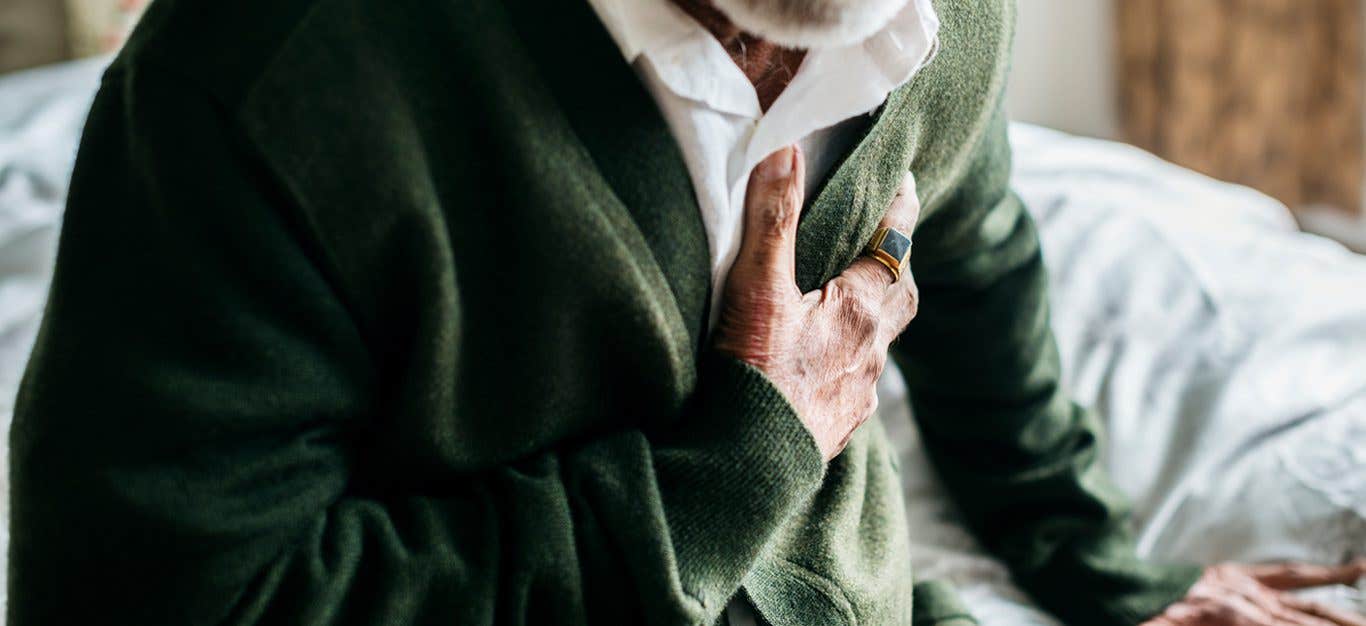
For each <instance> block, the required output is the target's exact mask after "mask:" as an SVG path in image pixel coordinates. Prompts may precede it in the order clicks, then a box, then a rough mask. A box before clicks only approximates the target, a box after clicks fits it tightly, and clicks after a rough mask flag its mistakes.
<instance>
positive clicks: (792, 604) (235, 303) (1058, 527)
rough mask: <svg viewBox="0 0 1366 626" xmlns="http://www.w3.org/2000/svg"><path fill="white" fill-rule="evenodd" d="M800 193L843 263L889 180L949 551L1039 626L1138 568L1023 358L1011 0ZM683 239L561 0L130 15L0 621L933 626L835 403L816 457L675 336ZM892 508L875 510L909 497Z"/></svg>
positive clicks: (668, 193)
mask: <svg viewBox="0 0 1366 626" xmlns="http://www.w3.org/2000/svg"><path fill="white" fill-rule="evenodd" d="M937 8H938V10H939V12H940V17H941V20H942V22H943V30H942V31H941V37H942V52H941V54H940V55H939V57H938V58H937V59H936V60H935V61H934V63H933V64H931V65H930V66H929V67H928V68H927V69H926V70H924V71H923V72H922V73H921V74H920V75H918V76H917V77H916V78H915V79H914V81H912V82H911V83H910V84H909V85H907V86H905V87H903V88H901V89H899V90H897V91H896V92H895V93H893V94H892V96H891V97H890V98H889V99H888V102H887V104H886V105H885V106H884V107H882V108H881V109H880V110H879V112H878V113H877V115H876V116H874V117H873V118H871V119H870V121H869V125H868V128H867V130H866V133H865V135H864V136H863V137H862V139H861V140H860V141H859V143H858V144H857V146H856V147H855V148H854V149H853V150H852V151H851V152H850V154H849V155H848V156H847V157H846V158H845V159H844V160H843V162H842V163H841V164H840V165H839V167H838V168H836V170H835V171H834V173H833V174H832V175H831V176H830V178H829V179H828V180H827V181H825V183H824V184H823V186H822V190H821V192H820V193H819V194H818V195H817V196H816V197H815V198H813V199H812V201H811V203H810V205H809V206H808V207H807V209H806V211H805V213H804V216H803V219H802V223H801V226H800V228H799V232H798V244H799V245H798V258H797V269H798V275H799V282H800V283H801V284H802V286H803V287H805V288H813V287H815V286H817V285H819V284H821V283H822V282H824V281H825V280H827V279H828V278H829V277H831V276H833V275H834V274H836V273H838V272H839V271H841V270H842V269H843V268H844V267H846V266H847V265H848V263H849V262H850V261H851V260H852V259H853V258H854V256H855V255H856V254H857V253H858V250H859V248H860V247H861V246H862V244H863V242H864V241H866V239H867V237H868V235H869V233H871V231H872V230H873V228H874V227H875V226H876V224H877V223H878V221H879V219H880V218H881V216H882V214H883V212H884V211H885V210H886V206H887V205H888V202H889V201H890V199H891V197H892V195H893V194H894V193H895V191H896V189H897V188H898V186H899V184H900V182H901V179H902V176H903V174H904V173H905V172H906V171H907V169H910V170H911V171H913V172H914V173H915V175H916V178H917V181H918V189H919V191H920V194H921V199H922V201H923V203H924V205H925V210H924V211H923V216H924V217H923V221H922V225H921V227H920V229H919V231H918V232H917V233H916V237H915V239H916V253H915V259H914V260H913V263H914V270H915V275H916V278H917V280H918V281H919V282H920V284H921V285H922V290H923V294H924V302H923V305H922V308H921V314H920V317H919V319H917V320H916V321H915V322H914V323H913V324H912V326H911V330H910V331H909V332H908V334H907V335H906V337H904V338H903V339H902V341H901V342H900V343H899V344H898V346H897V348H896V350H895V356H896V358H897V359H898V360H899V361H900V362H901V364H902V366H903V368H904V369H905V371H906V373H907V380H908V383H909V384H910V387H911V390H912V393H913V401H914V404H915V409H916V413H917V419H918V420H919V421H920V425H921V428H922V431H923V432H924V433H925V437H924V438H925V441H926V443H927V446H928V447H929V453H930V455H931V457H932V458H933V460H934V461H935V465H936V468H937V470H938V471H939V472H940V474H941V475H942V478H943V480H944V481H945V483H946V484H947V485H949V487H950V488H951V490H952V491H953V493H954V495H955V497H956V498H957V499H958V502H959V504H960V508H961V509H962V511H963V513H964V515H965V518H966V519H967V521H968V522H969V524H970V525H971V527H972V528H973V529H974V530H975V531H976V532H977V533H978V536H979V537H980V538H981V539H982V541H983V543H984V544H985V545H986V546H988V547H989V548H991V549H993V550H995V551H996V552H997V553H998V554H999V555H1000V556H1001V557H1002V558H1003V559H1005V560H1006V562H1008V563H1009V564H1010V565H1011V567H1012V568H1013V569H1014V571H1015V572H1017V574H1019V579H1020V581H1021V583H1022V584H1023V585H1024V586H1025V587H1026V588H1027V589H1028V590H1029V591H1030V592H1031V593H1033V594H1034V595H1035V597H1036V598H1037V599H1038V600H1039V601H1040V602H1041V603H1042V604H1043V606H1045V607H1047V608H1048V609H1049V610H1051V611H1053V612H1054V613H1055V614H1057V615H1059V616H1060V617H1062V618H1063V619H1064V620H1065V621H1066V622H1067V623H1070V624H1083V625H1086V626H1097V625H1098V626H1109V625H1115V626H1120V625H1124V626H1129V625H1133V624H1137V623H1138V622H1139V621H1141V620H1142V618H1143V617H1146V616H1148V615H1151V614H1153V613H1155V612H1157V611H1159V610H1160V609H1161V608H1162V607H1163V606H1165V605H1166V604H1167V603H1169V602H1170V601H1172V600H1174V599H1175V598H1177V597H1179V596H1180V595H1181V594H1182V593H1183V592H1184V590H1185V588H1186V587H1187V586H1188V585H1189V584H1190V582H1191V581H1192V580H1193V578H1192V575H1193V570H1190V569H1187V568H1180V567H1166V566H1159V565H1154V564H1149V563H1144V562H1141V561H1139V560H1138V559H1137V558H1136V557H1135V556H1134V549H1133V543H1132V541H1131V540H1130V538H1129V537H1128V536H1127V534H1126V533H1125V530H1124V529H1125V522H1126V517H1125V508H1124V502H1123V499H1122V498H1121V497H1120V496H1119V495H1118V493H1117V492H1116V491H1115V490H1114V489H1113V488H1111V487H1110V486H1109V485H1108V483H1106V482H1105V480H1104V477H1103V476H1101V475H1100V473H1099V469H1098V467H1099V466H1098V465H1097V463H1096V459H1095V456H1096V450H1097V440H1098V437H1099V436H1100V433H1099V431H1098V429H1097V428H1096V425H1095V420H1094V419H1092V417H1091V416H1090V415H1088V414H1087V413H1086V412H1085V411H1082V410H1080V409H1078V408H1077V407H1075V406H1073V405H1072V404H1071V403H1070V402H1068V401H1067V399H1066V395H1065V391H1064V390H1063V389H1061V387H1060V385H1059V384H1058V381H1059V373H1058V358H1057V353H1056V350H1055V349H1054V347H1053V339H1052V336H1051V334H1050V332H1049V330H1048V324H1047V309H1046V302H1047V298H1046V285H1045V284H1044V281H1043V272H1042V266H1041V263H1040V260H1039V250H1038V243H1037V237H1036V235H1035V233H1034V231H1033V228H1032V224H1031V223H1030V222H1029V218H1028V215H1027V214H1026V213H1025V212H1024V211H1023V209H1022V207H1021V206H1020V205H1019V202H1018V200H1017V199H1016V198H1015V196H1013V195H1011V194H1010V193H1009V192H1008V189H1007V182H1008V176H1009V149H1008V146H1007V144H1006V139H1005V126H1004V122H1003V121H1002V118H1001V117H1000V115H999V113H998V109H999V101H1000V97H1001V93H1002V91H1003V89H1004V84H1005V77H1006V73H1007V67H1008V58H1009V47H1010V32H1011V21H1012V19H1013V6H1012V5H1011V3H1010V2H1008V0H954V1H949V0H942V1H940V2H938V3H937ZM708 264H709V259H708V257H707V241H706V235H705V231H704V229H703V228H702V224H701V219H700V216H699V214H698V210H697V204H696V200H695V198H694V196H693V191H692V187H691V182H690V178H689V176H688V173H687V170H686V167H685V165H684V162H683V159H682V157H681V155H680V154H679V151H678V148H677V146H676V143H675V142H674V141H673V139H672V137H671V135H670V134H669V130H668V127H667V125H666V124H665V123H664V121H663V120H662V119H661V118H660V115H659V113H658V111H657V110H656V108H655V106H654V104H653V102H652V100H651V99H650V97H649V95H648V94H647V93H646V92H645V91H644V89H643V88H642V87H641V85H640V83H639V81H638V79H637V77H636V76H635V75H634V73H633V71H632V70H631V69H630V68H629V67H628V66H626V65H625V64H623V63H622V62H621V58H620V54H619V52H618V50H617V49H616V47H615V46H614V45H613V43H612V41H611V40H610V38H609V37H608V36H607V34H606V32H605V31H604V30H603V28H602V26H601V24H599V23H598V22H597V20H596V17H595V16H594V15H593V13H592V11H591V9H590V8H589V7H588V5H587V4H586V3H583V2H581V1H576V0H564V1H558V2H532V1H530V0H451V1H447V2H430V1H426V0H387V1H385V2H374V1H372V0H242V1H241V2H233V3H222V2H198V1H192V0H159V1H158V2H156V3H154V4H153V6H152V7H151V9H150V10H149V12H148V14H147V16H146V18H145V19H144V20H143V22H142V23H141V25H140V26H139V28H138V30H137V32H136V33H135V34H134V36H133V38H132V40H131V42H130V43H129V45H128V46H127V47H126V48H125V50H124V51H123V52H122V54H121V55H120V56H119V58H118V59H117V60H116V61H115V63H114V65H113V66H112V67H111V69H110V70H109V72H108V74H107V75H106V76H105V79H104V84H103V87H102V89H101V90H100V93H99V95H98V96H97V98H96V100H95V103H94V106H93V109H92V111H91V114H90V118H89V122H88V125H87V128H86V133H85V136H84V138H83V140H82V145H81V149H80V155H79V157H78V159H77V165H76V170H75V173H74V177H73V183H72V189H71V195H70V200H69V206H68V210H67V215H66V220H65V223H64V226H63V232H62V236H61V242H60V247H59V254H58V260H57V266H56V274H55V277H54V281H53V285H52V291H51V296H50V300H49V303H48V306H47V311H46V316H45V319H44V323H43V327H42V330H41V332H40V335H39V338H38V341H37V344H36V346H35V348H34V352H33V356H32V359H31V361H30V364H29V368H28V371H27V373H26V375H25V378H24V382H23V385H22V388H21V391H20V395H19V398H18V400H17V404H16V414H15V420H14V425H13V430H12V433H11V450H12V467H11V484H12V487H13V488H12V492H11V511H12V520H11V537H12V543H11V550H10V559H9V567H10V577H9V580H10V583H9V584H10V589H9V604H8V619H9V621H8V623H9V624H10V625H11V626H37V625H49V624H90V625H99V624H140V625H160V624H167V625H170V624H176V625H181V624H205V625H208V624H213V625H218V624H243V625H245V624H285V625H290V626H315V625H316V626H321V625H324V624H328V625H332V624H356V625H384V626H398V625H407V624H552V623H553V624H634V623H648V624H697V625H702V624H707V625H710V624H715V623H717V621H718V620H719V619H720V618H721V615H722V612H723V609H724V607H725V605H726V603H727V602H728V601H729V600H730V599H731V598H733V597H735V595H736V594H743V595H744V597H746V598H748V599H749V601H750V602H752V603H753V604H754V606H755V607H756V608H757V609H758V611H759V613H761V614H762V616H763V618H764V619H765V620H767V621H768V622H770V623H772V624H775V625H777V626H788V625H803V626H805V625H811V624H821V625H826V624H911V623H915V624H917V625H919V624H940V625H943V626H949V625H952V626H958V625H959V624H965V623H972V620H971V611H970V609H971V607H963V606H962V605H961V604H960V603H958V602H957V600H956V599H955V598H954V595H953V593H952V590H951V589H950V588H949V587H947V586H946V585H942V584H938V583H928V584H929V586H926V584H925V583H922V584H921V585H920V586H916V585H915V584H914V583H915V582H916V581H915V580H914V577H913V573H912V571H911V566H910V557H909V546H908V534H907V528H906V520H905V503H903V502H902V501H901V495H900V494H901V491H900V479H899V476H898V474H897V469H896V467H895V464H894V463H893V457H894V451H893V449H892V447H891V445H890V444H889V442H888V441H887V438H886V436H885V434H884V432H883V430H882V428H881V425H880V424H878V423H877V422H876V421H874V422H872V423H870V424H868V425H866V426H865V427H864V428H862V429H861V430H860V431H859V432H858V433H857V434H856V436H855V437H854V438H853V440H852V441H851V442H850V444H849V447H848V448H847V449H846V451H845V452H844V453H843V454H842V455H840V456H839V457H838V458H837V459H835V460H834V461H833V462H831V463H829V464H828V465H827V464H825V463H822V461H821V457H820V454H819V451H818V449H817V447H816V445H815V442H814V441H813V440H812V439H811V437H810V436H809V435H808V434H807V432H806V431H805V429H804V428H803V427H802V425H801V423H800V420H799V419H798V418H797V416H796V415H795V414H794V413H793V410H792V408H791V406H790V405H789V404H788V403H787V402H786V400H785V399H784V398H783V396H782V394H781V393H780V392H779V391H778V390H777V389H776V388H774V386H773V385H772V384H771V383H770V382H769V381H768V380H766V379H765V377H764V376H763V375H762V374H761V373H760V372H759V371H757V370H755V369H754V368H752V367H750V366H748V365H745V364H743V363H740V362H738V361H736V360H734V359H731V358H729V357H725V356H723V355H719V354H716V353H715V352H714V351H712V350H710V349H708V347H707V346H706V343H705V340H704V337H705V336H706V311H707V310H708V302H709V299H710V298H712V297H713V295H712V294H711V293H710V285H709V267H708ZM911 504H912V505H914V503H911Z"/></svg>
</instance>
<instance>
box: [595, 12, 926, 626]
mask: <svg viewBox="0 0 1366 626" xmlns="http://www.w3.org/2000/svg"><path fill="white" fill-rule="evenodd" d="M588 1H589V3H590V4H591V5H593V9H594V10H596V11H597V14H598V18H599V19H601V20H602V22H603V24H605V25H606V27H607V30H608V32H610V33H611V35H612V38H613V39H615V40H616V43H617V45H618V46H619V47H620V48H621V53H622V55H623V56H624V57H625V58H626V61H627V63H630V64H631V66H632V67H634V68H635V70H636V72H637V73H638V74H639V75H640V78H641V81H642V82H644V84H645V87H646V88H647V89H648V90H649V91H650V94H651V95H652V96H653V97H654V99H655V103H656V104H658V105H659V109H660V112H661V113H662V114H663V116H664V119H665V120H666V121H667V122H668V124H669V130H670V131H671V132H672V133H673V136H674V140H675V141H677V142H678V145H679V147H680V148H681V149H682V152H683V159H684V161H685V163H686V164H687V166H688V173H689V174H690V175H691V176H692V182H693V188H694V189H695V190H696V192H697V204H698V208H699V209H701V211H702V222H703V226H704V227H705V228H706V232H707V244H708V246H709V251H710V253H711V280H712V294H714V295H713V297H712V307H711V312H710V315H711V322H712V324H711V327H714V326H715V322H716V317H717V314H718V312H719V311H720V302H721V297H720V294H721V293H722V291H721V290H722V287H723V286H724V285H725V280H726V275H727V273H729V272H730V267H731V264H732V263H734V261H735V255H736V253H737V252H738V251H739V249H740V238H741V236H742V235H743V229H744V223H745V220H744V207H745V205H744V202H745V187H746V184H747V183H748V181H749V173H750V171H751V170H753V169H754V166H755V165H757V164H758V163H759V161H761V160H763V158H764V157H766V156H768V155H769V154H772V153H773V152H774V151H775V150H778V149H779V148H782V147H783V146H786V145H790V144H793V143H798V144H800V145H801V147H802V150H803V152H804V153H805V154H806V167H807V171H806V191H807V194H808V197H809V196H810V194H811V193H812V192H813V191H814V190H815V189H816V188H817V186H818V185H819V184H820V183H821V182H822V180H823V179H824V178H825V176H826V174H827V173H828V172H829V171H830V169H831V168H832V167H834V165H835V164H836V163H837V162H838V161H839V159H840V158H842V157H843V156H844V155H845V154H847V153H848V152H849V150H850V149H852V147H853V146H852V144H853V142H854V141H855V140H856V139H857V138H858V136H859V133H858V131H859V125H858V124H857V120H856V119H855V118H857V117H858V116H859V115H863V114H866V113H871V112H873V111H874V110H876V109H877V108H878V107H879V106H880V105H881V104H882V103H883V101H884V100H886V99H887V95H888V94H890V93H891V92H892V90H893V89H896V88H897V87H900V86H901V85H902V84H904V83H906V82H907V81H909V80H910V79H911V78H912V77H913V76H915V74H916V72H918V71H919V70H920V68H922V67H924V66H925V64H927V63H929V62H930V59H931V58H933V56H934V53H935V52H936V51H937V50H938V48H939V39H938V35H939V18H938V16H937V15H935V12H934V7H933V6H932V5H931V4H930V0H908V2H907V4H906V7H905V8H904V9H902V10H901V12H900V13H899V14H898V15H897V16H896V17H895V18H893V20H892V22H891V23H890V24H888V25H887V26H886V27H885V28H883V29H882V30H881V31H879V32H878V33H876V34H874V35H873V36H871V37H869V38H868V39H866V40H864V41H863V42H862V43H859V44H854V45H850V46H845V47H840V48H827V49H818V50H810V51H808V52H807V54H806V58H805V59H804V60H803V61H802V64H801V67H800V68H798V69H797V73H796V74H795V75H794V76H793V77H792V81H791V82H790V83H788V85H787V88H786V89H784V90H783V92H782V94H781V95H779V96H778V99H777V100H775V101H774V102H773V104H772V105H771V106H770V107H769V109H768V112H767V113H765V112H764V111H763V110H762V108H761V107H760V106H759V96H758V94H757V93H756V92H755V90H754V85H753V84H751V83H750V82H749V79H748V78H746V77H745V74H744V72H742V71H741V70H740V68H739V66H737V65H736V64H735V62H734V61H732V60H731V58H730V55H729V54H728V53H727V52H726V50H725V48H723V47H722V46H721V43H720V42H719V41H717V40H716V38H715V37H713V36H712V34H711V33H710V32H708V31H707V30H706V29H705V28H703V27H702V26H701V25H700V24H698V23H697V21H695V20H694V19H692V17H691V16H689V15H688V14H687V13H684V12H683V10H682V9H680V8H678V7H677V6H676V5H674V4H673V3H672V2H671V1H670V0H588ZM726 613H727V619H728V620H729V622H730V623H731V624H732V625H733V626H750V625H752V624H755V622H756V620H755V616H754V612H753V609H752V608H751V607H750V606H749V605H748V603H746V602H743V601H739V600H736V601H732V602H731V603H730V605H729V606H728V607H727V609H726Z"/></svg>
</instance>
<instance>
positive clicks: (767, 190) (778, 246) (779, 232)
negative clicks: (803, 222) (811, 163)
mask: <svg viewBox="0 0 1366 626" xmlns="http://www.w3.org/2000/svg"><path fill="white" fill-rule="evenodd" d="M805 178H806V162H805V159H804V157H803V155H802V151H801V149H800V148H798V147H797V146H796V145H792V146H787V147H785V148H782V149H780V150H778V151H777V152H774V153H773V154H770V155H768V157H767V158H765V159H764V160H763V161H760V162H759V164H758V165H757V166H755V167H754V171H753V172H752V173H750V176H749V187H748V188H747V189H746V190H745V231H744V236H743V238H742V239H741V241H740V251H739V254H738V256H737V257H736V259H735V267H734V269H733V270H732V271H733V272H734V273H736V274H739V275H741V276H745V277H749V278H754V279H758V280H762V281H765V282H771V283H773V284H780V285H783V286H786V285H789V284H790V285H792V286H793V288H794V289H795V288H796V282H797V281H796V277H795V276H796V269H795V267H796V263H797V260H796V242H797V221H798V218H799V217H800V216H801V211H802V203H803V201H804V199H805Z"/></svg>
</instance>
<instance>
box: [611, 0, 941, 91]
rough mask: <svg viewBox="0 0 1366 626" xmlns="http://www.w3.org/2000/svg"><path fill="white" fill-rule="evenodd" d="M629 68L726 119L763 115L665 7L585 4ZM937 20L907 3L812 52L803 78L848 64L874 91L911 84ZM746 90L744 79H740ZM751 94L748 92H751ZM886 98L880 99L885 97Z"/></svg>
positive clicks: (659, 0)
mask: <svg viewBox="0 0 1366 626" xmlns="http://www.w3.org/2000/svg"><path fill="white" fill-rule="evenodd" d="M588 2H589V4H591V5H592V6H593V8H594V10H596V12H597V14H598V17H599V18H600V19H601V20H602V22H603V24H604V25H605V26H606V27H607V30H608V32H609V33H610V34H611V35H612V39H613V40H614V41H615V42H616V44H617V47H619V48H620V49H621V53H622V56H623V57H624V58H625V59H626V61H627V62H628V63H633V64H634V63H636V62H637V61H638V60H639V59H640V58H641V57H645V58H647V59H648V60H649V62H650V63H651V65H652V66H653V69H654V70H655V72H656V74H658V75H659V77H660V80H661V81H663V82H664V84H665V85H666V86H668V88H669V89H670V90H671V91H673V92H674V93H676V94H678V95H679V96H681V97H684V98H689V99H693V100H697V101H700V102H703V103H706V104H707V105H708V106H710V107H712V108H714V109H717V110H720V111H723V112H727V113H732V114H736V115H744V116H747V117H753V118H758V117H760V116H762V110H761V109H760V107H759V102H758V96H757V95H756V94H752V93H749V94H741V93H737V90H735V89H733V88H732V86H733V85H734V84H735V81H736V79H737V77H738V78H741V79H743V78H744V73H743V72H741V71H740V68H738V67H736V65H735V63H734V62H732V61H731V59H730V56H729V55H728V54H726V51H725V49H724V48H723V47H722V46H721V44H720V42H718V41H716V39H715V38H714V37H712V36H711V33H709V32H707V30H706V29H705V28H703V27H702V26H701V25H700V24H698V23H697V22H696V21H695V20H694V19H693V18H692V17H691V16H689V15H688V14H686V13H684V12H683V10H682V9H680V8H679V7H678V6H676V5H675V4H674V3H673V2H670V1H669V0H588ZM938 33H939V17H938V15H937V14H936V13H935V10H934V6H933V4H932V3H931V0H908V1H907V3H906V6H905V7H904V8H902V10H901V12H900V13H898V14H897V15H896V17H894V18H893V19H892V21H891V22H890V23H888V25H887V26H886V27H884V28H883V29H882V30H880V31H878V32H877V33H874V34H873V35H872V36H871V37H869V38H868V39H865V40H864V41H862V42H860V43H857V44H852V45H849V46H842V47H836V48H823V49H817V50H812V51H810V52H809V53H808V54H807V57H806V60H805V61H804V62H803V64H802V68H801V69H799V70H798V75H800V74H802V73H808V74H810V73H813V71H814V73H818V74H823V73H825V71H834V72H839V71H840V69H839V68H841V67H847V64H849V63H855V64H857V65H858V66H859V67H860V68H861V69H866V70H870V71H869V72H868V78H870V79H873V80H875V81H876V82H877V83H878V84H877V89H878V90H879V91H888V92H889V91H891V89H894V88H896V87H898V86H900V85H901V84H903V83H905V82H906V81H907V80H909V79H910V78H911V77H912V76H914V75H915V73H916V72H917V71H918V70H919V69H920V68H921V67H923V66H924V65H925V64H926V63H928V62H929V61H930V59H931V58H932V57H933V56H934V54H935V53H936V52H937V51H938V47H939V41H938ZM744 82H746V83H748V79H745V81H744ZM750 91H752V89H751V90H750ZM884 95H885V94H884Z"/></svg>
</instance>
